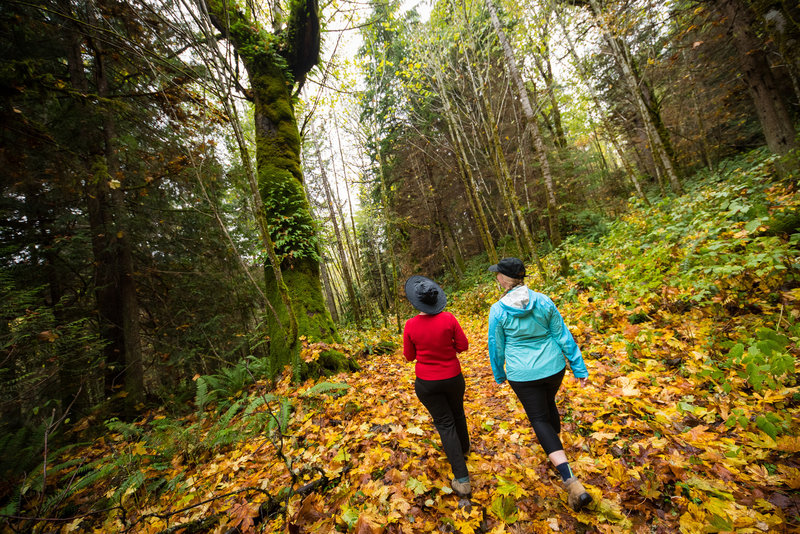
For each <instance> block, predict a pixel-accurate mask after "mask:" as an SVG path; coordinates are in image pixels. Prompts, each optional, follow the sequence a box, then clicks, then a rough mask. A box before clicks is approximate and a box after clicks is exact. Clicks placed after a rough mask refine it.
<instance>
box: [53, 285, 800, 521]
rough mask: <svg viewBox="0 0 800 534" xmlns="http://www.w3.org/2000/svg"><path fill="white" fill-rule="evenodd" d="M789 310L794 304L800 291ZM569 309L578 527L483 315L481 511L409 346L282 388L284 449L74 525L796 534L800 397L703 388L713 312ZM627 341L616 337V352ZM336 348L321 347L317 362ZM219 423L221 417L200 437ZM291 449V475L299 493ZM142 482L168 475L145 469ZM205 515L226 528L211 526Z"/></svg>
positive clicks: (474, 469)
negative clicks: (780, 426) (430, 409)
mask: <svg viewBox="0 0 800 534" xmlns="http://www.w3.org/2000/svg"><path fill="white" fill-rule="evenodd" d="M787 298H791V299H794V302H795V304H796V303H797V302H796V301H797V299H798V298H800V293H798V291H797V290H793V291H792V292H790V295H788V296H787ZM564 313H565V317H567V321H568V323H569V324H570V325H571V326H572V329H573V332H574V333H575V336H576V339H577V340H578V342H579V344H580V345H581V346H582V347H583V350H584V354H585V357H586V363H587V366H588V368H589V371H590V377H591V384H590V385H589V386H588V387H586V388H581V387H580V385H579V383H578V382H577V381H575V380H574V379H573V378H572V377H571V375H569V374H568V377H567V378H566V379H565V382H564V385H563V386H562V389H561V392H560V395H559V407H560V410H561V413H562V416H563V420H564V425H563V429H562V439H563V440H564V444H565V447H566V450H567V451H568V454H569V456H570V459H571V465H572V467H573V470H574V471H575V473H576V474H577V476H579V477H580V478H581V479H582V480H583V481H584V484H585V486H586V488H587V490H588V491H589V493H591V495H592V497H593V498H594V503H593V504H592V505H591V506H590V507H589V508H588V509H586V510H585V511H583V512H581V513H575V512H574V511H572V510H571V509H570V508H569V507H568V506H567V504H566V495H565V493H564V491H563V490H562V489H561V487H560V483H559V478H558V476H557V473H556V472H555V471H554V470H553V469H551V468H550V467H549V462H547V460H546V456H545V455H544V452H543V450H542V449H541V447H540V446H539V445H538V443H537V442H536V439H535V436H534V435H533V432H532V429H531V427H530V425H529V423H528V421H527V419H526V418H525V414H524V412H523V411H522V409H521V406H520V405H519V403H518V402H517V400H516V398H515V397H514V394H513V392H512V391H511V389H510V388H509V387H508V386H507V385H505V386H496V385H495V383H494V381H493V378H492V376H491V370H490V367H489V363H488V357H487V352H486V344H485V338H486V325H485V320H484V318H483V317H478V316H475V317H469V316H465V317H461V322H462V325H463V327H464V329H465V332H466V333H467V336H468V338H469V340H470V348H469V350H468V351H467V352H466V353H464V354H463V355H462V357H461V361H462V365H463V372H464V375H465V377H466V382H467V388H466V396H465V407H466V412H467V418H468V424H469V430H470V435H471V442H472V451H471V453H470V455H469V460H468V467H469V469H470V473H471V480H472V488H473V494H472V498H471V500H469V501H466V500H459V499H458V498H457V497H456V496H455V495H454V494H452V493H451V492H450V489H449V481H450V477H451V473H450V469H449V466H448V464H447V461H446V459H445V457H444V455H443V453H442V451H441V447H440V441H439V438H438V435H437V434H436V431H435V429H434V427H433V425H432V422H431V420H430V417H429V415H428V414H427V413H426V411H425V409H424V408H423V406H422V405H421V404H420V402H419V401H418V400H417V398H416V396H415V394H414V388H413V379H414V378H413V377H414V371H413V364H409V363H407V362H406V361H405V359H404V358H403V356H402V354H401V352H400V351H399V350H397V351H395V352H391V353H387V354H376V355H371V356H367V357H365V359H364V360H363V361H362V365H363V369H362V370H361V371H359V372H355V373H352V374H342V375H338V376H336V377H333V378H331V379H330V380H331V381H330V382H325V383H323V384H327V385H328V387H322V388H320V387H319V386H317V387H315V386H314V384H313V383H312V382H309V383H307V384H304V385H302V386H301V387H299V388H297V387H296V386H292V385H291V384H290V381H289V380H288V378H287V379H286V380H285V381H284V382H282V383H280V384H279V385H278V388H277V390H273V391H272V392H271V393H272V394H277V395H282V396H285V398H286V399H289V400H290V402H291V405H292V406H293V407H294V413H293V415H292V417H291V422H290V423H289V425H288V428H286V430H285V431H284V433H283V440H282V442H281V441H276V440H268V439H266V438H265V437H264V436H263V435H262V436H254V437H252V438H250V439H248V440H247V441H244V442H241V443H238V444H236V445H235V446H232V447H227V448H225V449H224V450H220V451H218V452H217V453H216V454H213V455H212V454H208V453H207V454H205V456H203V455H202V454H201V455H199V456H195V457H192V455H191V454H190V453H186V454H183V455H178V456H176V457H174V458H172V460H171V465H170V467H169V469H168V473H166V475H167V476H168V477H169V478H170V479H172V480H173V482H174V480H175V479H176V477H177V479H178V480H180V482H179V483H174V484H172V485H173V486H174V487H173V489H172V490H170V491H162V492H160V496H159V497H158V498H157V499H155V500H151V499H149V498H147V496H146V493H145V492H144V491H143V489H141V488H140V489H137V490H136V491H130V492H125V493H123V494H122V495H121V496H120V503H121V505H122V507H123V508H127V512H126V513H125V514H124V516H123V514H122V513H121V512H122V508H120V509H116V510H114V511H112V513H111V514H109V515H108V516H107V517H106V519H105V521H104V522H103V523H102V525H100V524H96V523H95V524H94V525H93V526H90V525H91V523H90V522H85V520H86V518H80V519H76V520H75V521H73V522H72V523H71V525H72V527H74V529H75V531H83V530H84V528H87V527H89V528H87V530H89V531H92V530H93V531H95V532H109V531H123V530H129V531H132V532H181V531H183V530H180V529H179V528H176V527H179V525H186V526H188V527H192V528H199V527H201V526H202V525H206V527H207V530H206V529H205V528H204V529H203V530H202V531H208V532H220V533H222V532H233V531H231V530H229V529H231V528H233V527H238V528H239V531H241V532H292V533H300V532H309V533H311V532H314V533H324V532H356V533H359V534H368V533H400V532H404V533H412V532H419V533H428V532H461V533H463V534H466V533H472V532H492V533H495V534H497V533H501V532H517V533H528V532H678V531H682V532H732V531H735V532H795V531H800V493H798V491H797V490H798V489H800V469H798V468H800V463H798V452H800V439H798V437H797V430H798V428H797V425H798V420H800V417H799V416H800V408H799V407H798V403H797V401H796V397H795V400H794V401H793V400H791V398H792V395H797V392H798V388H797V387H791V388H781V389H779V390H777V391H768V392H765V393H764V394H762V395H747V394H746V393H745V392H741V393H735V392H731V393H730V394H724V395H720V394H717V393H712V392H710V391H709V390H708V388H707V387H704V386H703V384H701V383H699V382H698V381H697V380H696V379H695V378H694V377H695V376H696V375H697V374H698V373H700V372H701V369H700V367H701V364H700V361H701V359H700V357H699V354H698V353H697V352H696V350H697V347H698V346H700V345H702V344H703V342H704V336H705V335H706V332H707V331H708V328H710V327H712V326H711V325H707V324H705V321H706V320H707V317H704V314H703V313H702V312H697V311H689V312H687V313H685V314H679V315H673V314H671V313H669V312H668V313H666V314H664V315H663V316H661V315H659V316H658V317H655V318H654V320H653V321H650V322H648V323H647V324H644V325H641V324H640V325H631V324H630V323H629V322H628V321H627V317H628V315H627V314H626V312H625V310H624V308H623V307H621V306H618V305H617V304H616V303H614V302H613V301H609V300H606V301H603V302H588V301H587V300H586V299H585V298H584V299H581V300H580V301H579V302H577V303H576V304H575V305H573V306H567V307H566V309H565V310H564ZM598 316H601V317H604V325H605V326H604V327H603V328H602V330H603V332H602V336H600V334H599V333H598V332H597V331H596V330H597V329H596V326H595V327H592V326H590V325H589V323H588V322H586V321H585V319H587V318H589V317H591V318H596V317H598ZM676 332H677V333H682V335H678V336H676ZM615 334H619V335H620V336H619V341H617V342H612V343H608V342H607V341H604V340H607V339H609V338H613V337H614V336H615ZM682 338H683V339H682ZM637 339H638V340H640V343H641V347H640V349H639V351H640V352H639V354H638V357H632V355H630V354H629V347H630V345H629V344H628V343H626V341H625V340H637ZM646 340H647V341H646ZM324 348H325V347H324V346H323V347H321V346H312V347H310V348H309V349H308V350H306V351H305V353H304V354H305V357H307V358H314V357H315V356H316V355H317V354H318V352H319V351H320V350H321V349H324ZM675 355H678V356H679V358H678V359H679V360H680V361H674V360H672V359H671V358H672V357H674V356H675ZM667 360H669V362H667ZM679 367H680V369H679ZM333 384H347V386H348V388H347V389H346V390H345V389H343V388H342V389H336V388H334V387H333ZM258 387H262V388H263V387H266V386H265V385H264V384H261V385H260V386H258ZM340 387H341V386H340ZM326 390H327V391H326ZM252 393H255V394H256V395H258V393H257V392H252V391H251V394H252ZM745 396H747V398H745ZM766 405H772V406H774V405H778V406H781V407H782V408H783V409H784V410H786V411H787V412H788V413H787V414H786V415H787V417H788V419H787V421H788V425H789V427H787V428H786V429H785V431H783V432H781V434H782V435H781V436H778V437H777V439H773V438H771V437H770V436H769V435H767V434H766V433H764V432H762V431H761V430H759V429H758V428H755V427H754V426H753V425H750V424H749V423H750V421H751V420H755V416H756V415H757V414H759V413H762V412H763V411H766V410H767V407H766ZM737 410H741V411H742V412H741V413H742V415H743V416H744V417H745V418H747V421H746V422H745V425H746V427H745V428H742V427H741V426H739V423H737V424H736V426H732V427H731V426H727V425H726V424H725V421H726V420H727V419H728V418H729V417H730V415H731V414H732V413H735V412H736V411H737ZM155 417H157V418H158V417H163V416H158V415H156V416H155ZM236 417H237V418H238V417H247V416H246V415H244V414H240V415H237V416H236ZM142 424H145V423H142ZM212 426H213V423H212V422H210V421H209V422H208V423H206V424H205V425H204V426H203V427H202V428H203V430H199V433H200V434H202V433H204V432H208V431H209V429H210V428H211V427H212ZM151 445H152V442H147V443H146V442H143V441H139V442H136V441H134V440H131V439H126V438H125V437H124V436H123V435H122V434H112V435H110V436H108V437H107V438H106V439H104V440H101V441H100V442H99V443H97V442H96V443H95V445H94V446H93V447H92V448H91V449H82V450H80V451H76V454H82V455H86V454H89V455H91V454H100V455H107V454H109V451H111V450H114V451H116V454H120V453H122V452H123V451H128V453H129V454H141V455H142V456H143V457H144V458H146V455H147V452H148V451H147V449H148V448H149V447H150V446H151ZM279 451H280V453H281V454H280V455H283V456H284V457H285V458H287V459H289V461H291V462H292V463H291V465H292V466H293V469H294V471H295V474H296V476H297V478H296V479H295V480H294V482H293V481H292V477H291V475H290V471H289V470H288V469H287V467H286V465H287V464H286V463H285V461H283V460H282V459H281V458H280V455H279V454H278V453H279ZM139 469H141V472H142V473H144V474H145V476H147V477H164V476H165V473H164V472H159V471H158V470H157V469H154V467H153V465H152V464H151V463H150V462H148V461H146V460H145V461H144V462H143V463H142V464H141V465H140V466H139ZM323 476H325V477H327V480H325V479H322V477H323ZM292 485H293V487H294V488H295V490H299V491H298V493H297V494H296V495H294V496H292V497H291V498H289V499H288V507H287V508H286V513H285V515H279V516H276V517H275V518H273V519H269V518H267V519H266V520H265V521H261V520H260V518H259V511H260V510H261V511H262V512H264V511H265V510H267V509H268V508H269V506H266V507H265V505H264V503H265V501H267V497H266V493H269V494H270V495H272V496H273V497H274V496H276V495H277V494H278V492H279V489H280V488H285V487H289V486H292ZM309 490H310V491H309ZM92 491H96V488H87V491H86V495H85V498H89V496H90V495H91V494H92ZM111 491H113V489H111V490H109V492H111ZM265 492H266V493H265ZM78 500H79V501H80V500H81V499H78ZM208 518H213V519H214V521H213V522H214V523H216V525H215V526H213V527H212V526H210V525H208V524H207V523H204V520H207V519H208ZM64 531H69V528H68V527H67V528H65V529H64ZM186 531H187V532H191V531H192V530H186Z"/></svg>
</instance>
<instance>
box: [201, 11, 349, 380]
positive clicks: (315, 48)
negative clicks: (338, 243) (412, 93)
mask: <svg viewBox="0 0 800 534" xmlns="http://www.w3.org/2000/svg"><path fill="white" fill-rule="evenodd" d="M201 1H204V0H201ZM203 6H204V7H206V8H207V11H208V14H209V18H210V22H211V23H212V24H213V25H214V27H216V28H217V30H219V31H220V32H221V33H222V35H223V37H225V38H227V39H228V40H229V41H230V42H231V44H232V46H233V47H234V49H235V50H236V51H237V53H238V55H239V57H240V58H241V60H242V62H243V63H244V65H245V68H246V69H247V72H248V75H249V79H250V84H251V96H252V99H253V103H254V122H255V137H256V168H257V174H258V189H259V196H260V199H261V201H262V203H263V215H264V216H265V218H266V223H267V225H268V232H269V236H268V237H269V238H270V239H271V241H272V242H273V243H274V245H275V253H276V259H275V261H271V262H270V263H271V266H270V267H266V269H265V278H266V294H267V298H268V299H269V301H270V302H272V303H275V306H276V310H277V315H278V318H274V317H272V316H268V317H267V325H268V330H269V336H270V356H271V358H272V364H273V369H274V370H275V371H276V372H277V371H279V370H280V369H281V368H282V367H283V366H284V365H285V364H287V363H290V362H297V354H298V352H297V351H298V348H299V346H298V344H297V335H298V333H299V334H303V335H305V336H307V337H308V338H309V339H310V340H323V341H333V340H335V339H337V335H336V331H335V328H334V325H333V321H332V320H331V316H330V313H329V312H328V310H327V308H326V306H325V300H324V297H323V293H322V285H321V283H320V272H319V257H318V247H317V234H316V229H315V224H314V220H313V218H312V217H311V212H310V207H309V203H308V199H307V198H306V195H305V191H304V188H303V174H302V170H301V166H300V134H299V131H298V128H297V120H296V118H295V114H294V108H293V104H292V94H291V89H292V87H294V83H295V82H297V83H299V82H300V81H301V80H302V79H303V78H304V76H305V74H306V72H308V70H309V69H310V68H311V67H313V65H314V64H316V62H317V61H318V58H319V20H318V18H317V5H316V2H315V1H314V0H306V1H305V2H299V3H297V4H294V5H293V8H292V12H291V13H290V14H289V24H290V30H289V31H286V32H285V33H284V34H282V35H283V36H286V37H285V38H286V39H292V41H287V42H285V43H284V44H285V45H286V50H287V52H286V53H285V54H284V55H283V56H282V57H279V56H278V54H277V53H274V52H273V51H272V50H273V48H274V45H273V44H271V43H270V40H269V39H267V38H265V37H264V36H263V33H262V32H263V29H262V28H260V27H259V26H258V24H257V23H255V22H254V21H252V20H250V19H249V18H248V17H247V16H245V15H244V14H243V13H242V12H240V11H239V10H238V9H237V8H236V7H234V5H233V4H228V3H226V2H224V1H223V0H207V1H205V3H204V4H203ZM299 42H307V46H306V47H305V48H303V47H302V46H298V43H299ZM267 248H268V249H269V247H267ZM287 295H288V298H287ZM294 321H296V325H297V326H296V329H295V328H294V327H292V326H290V328H289V329H288V331H287V330H286V329H285V328H284V326H283V325H284V324H290V325H292V324H293V323H294Z"/></svg>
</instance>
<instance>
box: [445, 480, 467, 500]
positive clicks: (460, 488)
mask: <svg viewBox="0 0 800 534" xmlns="http://www.w3.org/2000/svg"><path fill="white" fill-rule="evenodd" d="M450 487H451V488H453V491H454V492H455V493H456V495H458V496H459V497H469V496H470V495H471V494H472V488H471V487H470V486H469V481H467V482H459V481H458V480H456V479H453V480H452V481H451V482H450Z"/></svg>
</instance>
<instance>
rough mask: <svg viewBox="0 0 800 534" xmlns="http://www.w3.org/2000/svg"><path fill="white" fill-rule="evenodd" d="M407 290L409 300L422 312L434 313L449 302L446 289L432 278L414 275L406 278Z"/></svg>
mask: <svg viewBox="0 0 800 534" xmlns="http://www.w3.org/2000/svg"><path fill="white" fill-rule="evenodd" d="M405 290H406V298H407V299H408V301H409V302H410V303H411V305H412V306H414V307H415V308H416V309H418V310H419V311H421V312H425V313H428V314H431V315H434V314H437V313H439V312H440V311H442V310H443V309H444V307H445V305H446V304H447V295H445V294H444V290H442V288H441V287H439V284H437V283H436V282H434V281H433V280H431V279H430V278H426V277H424V276H419V275H414V276H412V277H411V278H409V279H408V280H406V286H405Z"/></svg>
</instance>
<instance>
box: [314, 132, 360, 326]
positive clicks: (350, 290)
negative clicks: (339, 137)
mask: <svg viewBox="0 0 800 534" xmlns="http://www.w3.org/2000/svg"><path fill="white" fill-rule="evenodd" d="M312 137H313V134H312ZM312 142H314V143H315V144H314V151H315V152H316V154H317V163H318V164H319V169H320V174H321V176H320V181H321V182H322V188H323V189H324V190H325V201H326V202H327V204H328V215H329V216H330V218H331V224H332V225H333V232H334V234H335V235H336V250H337V251H338V252H339V261H340V262H341V265H342V276H344V285H345V291H347V298H348V300H350V307H351V308H352V310H353V317H354V318H355V321H356V325H358V326H360V325H361V321H362V317H361V305H360V303H359V302H358V299H357V298H356V291H355V282H354V281H353V276H352V275H351V273H350V262H349V260H348V257H347V254H346V253H345V250H344V244H343V243H344V241H343V239H342V233H341V231H340V230H339V223H338V221H337V219H336V210H334V207H333V205H334V198H333V194H332V193H331V186H330V183H328V174H327V173H326V172H325V165H324V164H323V162H322V155H321V154H320V152H319V147H318V146H317V145H316V140H313V141H312ZM340 213H341V212H340ZM342 223H343V224H344V220H342Z"/></svg>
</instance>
